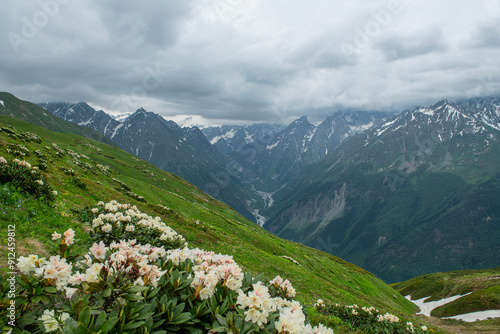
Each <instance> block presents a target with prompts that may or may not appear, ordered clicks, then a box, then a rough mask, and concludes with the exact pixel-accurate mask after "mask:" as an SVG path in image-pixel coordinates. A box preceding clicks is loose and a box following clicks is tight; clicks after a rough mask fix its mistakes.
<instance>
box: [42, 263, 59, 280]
mask: <svg viewBox="0 0 500 334" xmlns="http://www.w3.org/2000/svg"><path fill="white" fill-rule="evenodd" d="M57 274H58V271H57V269H56V267H55V266H54V265H53V264H49V265H48V266H46V267H45V270H44V278H55V277H56V276H57Z"/></svg>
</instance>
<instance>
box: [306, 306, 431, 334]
mask: <svg viewBox="0 0 500 334" xmlns="http://www.w3.org/2000/svg"><path fill="white" fill-rule="evenodd" d="M314 307H315V308H316V309H317V310H319V311H322V312H323V313H325V314H329V315H334V316H336V317H339V318H340V319H342V320H343V321H344V322H348V323H350V324H351V326H352V327H361V328H365V329H366V328H367V327H372V328H373V327H377V324H381V325H382V326H383V328H386V329H387V328H390V332H391V333H392V331H394V332H398V333H424V332H427V330H428V328H427V326H421V327H420V328H416V327H414V325H413V323H412V322H409V321H408V322H406V323H404V322H401V320H400V319H399V318H398V317H397V316H395V315H394V314H390V313H385V314H380V313H379V311H378V310H377V309H376V308H374V307H373V306H371V307H359V306H358V305H356V304H354V305H345V306H342V305H339V304H332V305H325V303H324V302H323V300H321V299H318V301H317V302H316V304H314Z"/></svg>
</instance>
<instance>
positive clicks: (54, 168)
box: [0, 116, 416, 317]
mask: <svg viewBox="0 0 500 334" xmlns="http://www.w3.org/2000/svg"><path fill="white" fill-rule="evenodd" d="M0 129H1V131H0V156H2V157H4V158H5V159H6V160H7V161H9V162H11V161H13V160H14V159H15V158H17V159H19V160H25V161H27V162H29V163H30V164H31V165H32V166H39V167H40V169H43V172H42V173H43V175H44V178H45V180H46V182H47V183H48V184H50V186H51V187H52V188H53V189H54V190H55V191H57V196H56V197H55V200H54V201H53V204H54V206H53V207H52V204H50V205H47V204H44V202H43V201H40V200H36V199H35V198H33V197H31V196H28V195H26V194H24V193H22V192H19V191H18V190H16V188H15V187H13V186H12V185H9V184H4V185H2V186H1V188H0V200H1V201H2V207H3V210H4V216H3V219H2V222H1V227H0V229H1V233H2V235H3V236H6V235H7V231H8V226H9V225H15V226H16V238H17V239H16V243H17V245H18V248H17V252H18V254H17V255H18V256H19V255H26V254H28V253H29V252H36V253H42V254H43V253H45V254H47V253H48V251H49V246H48V245H49V244H50V235H51V234H52V233H53V232H54V230H57V231H63V230H65V229H66V228H68V227H72V228H73V229H74V230H75V231H76V233H77V238H80V239H83V241H85V240H88V235H87V234H86V232H85V231H88V229H89V227H88V226H85V225H82V224H81V223H80V220H79V214H81V212H82V211H81V209H82V208H84V207H85V206H90V205H95V204H96V203H97V202H98V201H104V202H109V201H111V200H116V201H118V202H120V203H131V204H133V205H137V207H138V208H139V209H140V210H141V211H142V212H145V213H147V214H149V215H152V216H160V217H161V218H162V220H163V221H164V222H166V223H167V224H168V225H169V226H171V227H172V228H173V229H174V230H176V231H177V232H178V233H179V234H181V235H183V236H184V237H185V238H186V240H187V241H188V243H189V246H190V247H191V248H194V247H199V248H202V249H206V250H211V251H215V252H220V253H223V254H230V255H233V256H234V259H235V261H236V262H237V263H238V264H239V265H240V266H241V267H242V268H243V269H244V270H245V271H249V272H251V273H253V274H255V275H256V274H259V273H263V274H264V277H265V278H266V279H271V278H273V277H275V276H276V275H281V276H282V277H284V278H288V279H289V280H290V281H291V282H292V284H293V286H294V287H295V289H296V290H297V299H298V300H299V301H301V302H302V303H304V304H306V305H311V304H312V303H313V302H314V301H316V300H317V299H318V298H322V299H323V300H326V301H331V302H333V303H339V304H343V305H350V304H358V305H360V306H374V307H376V308H378V309H379V310H381V311H383V312H391V313H393V314H397V315H399V316H403V317H409V316H410V315H411V314H413V313H414V311H415V309H416V308H415V306H414V305H413V304H412V303H410V302H408V301H407V300H406V299H405V298H404V297H402V296H401V295H400V294H399V293H397V292H396V291H395V290H393V289H392V288H391V287H389V286H388V285H386V284H385V283H383V282H382V281H381V280H379V279H378V278H376V277H374V276H373V275H372V274H371V273H369V272H367V271H365V270H363V269H361V268H359V267H357V266H355V265H353V264H351V263H348V262H346V261H343V260H342V259H340V258H337V257H335V256H333V255H330V254H328V253H324V252H321V251H318V250H315V249H312V248H309V247H306V246H303V245H301V244H297V243H294V242H291V241H286V240H283V239H280V238H278V237H276V236H274V235H273V234H271V233H270V232H268V231H266V230H264V229H262V228H260V227H259V226H257V225H255V224H254V223H252V222H250V221H248V220H246V219H245V218H244V217H242V216H241V215H240V214H238V213H237V212H236V211H234V210H233V209H232V208H230V207H229V206H227V205H225V204H223V203H222V202H219V201H217V200H215V199H213V198H211V197H209V196H208V195H206V194H205V193H203V192H202V191H201V190H200V189H198V188H197V187H195V186H193V185H192V184H190V183H188V182H186V181H185V180H183V179H181V178H179V177H177V176H175V175H173V174H170V173H167V172H164V171H162V170H159V169H158V168H156V167H154V166H153V165H151V164H149V163H146V162H144V161H142V160H140V159H138V158H136V157H135V156H132V155H131V154H129V153H126V152H124V151H122V150H120V149H117V148H116V147H112V146H108V145H106V144H103V143H101V142H97V141H93V140H90V139H88V138H84V137H81V136H77V135H73V134H67V133H57V132H52V131H49V130H47V129H44V128H41V127H38V126H36V125H32V124H29V123H26V122H24V121H21V120H17V119H14V118H11V117H7V116H0ZM33 134H36V135H33ZM42 199H43V197H42ZM1 243H2V244H1V247H2V249H3V252H2V254H1V259H0V260H1V262H2V264H3V266H4V265H5V264H6V262H7V254H8V247H7V244H8V240H7V238H3V239H2V241H1Z"/></svg>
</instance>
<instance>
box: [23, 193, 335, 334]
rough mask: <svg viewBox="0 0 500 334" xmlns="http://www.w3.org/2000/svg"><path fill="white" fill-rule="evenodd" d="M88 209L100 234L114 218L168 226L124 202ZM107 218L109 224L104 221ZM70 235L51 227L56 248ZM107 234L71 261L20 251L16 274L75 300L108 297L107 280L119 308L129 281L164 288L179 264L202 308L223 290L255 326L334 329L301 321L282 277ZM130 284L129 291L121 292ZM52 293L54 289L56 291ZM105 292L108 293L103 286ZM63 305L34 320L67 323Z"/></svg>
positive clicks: (197, 252)
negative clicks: (265, 277) (262, 276)
mask: <svg viewBox="0 0 500 334" xmlns="http://www.w3.org/2000/svg"><path fill="white" fill-rule="evenodd" d="M89 212H90V213H91V214H92V215H94V216H95V218H93V222H94V223H95V226H94V229H97V230H99V231H102V232H103V233H106V232H105V231H103V228H104V229H105V230H109V232H112V231H116V229H119V228H118V227H117V226H118V225H117V223H118V222H119V223H120V224H121V225H120V226H121V227H123V226H125V227H124V228H125V229H126V228H127V226H129V231H134V232H137V230H140V229H143V228H147V231H149V232H150V235H151V234H154V233H151V231H156V230H157V229H158V228H160V230H162V233H164V232H165V231H166V229H165V228H164V227H163V225H164V224H163V225H161V224H160V223H161V221H160V220H159V219H156V218H155V219H153V218H151V217H150V216H148V215H147V214H143V213H141V212H140V211H139V210H137V208H136V207H135V206H131V205H129V204H120V203H118V202H116V201H111V202H109V203H103V202H100V203H98V204H97V206H96V207H94V208H92V209H91V210H90V211H89ZM101 222H102V223H103V224H101ZM107 224H109V226H107V227H105V226H106V225H107ZM132 228H133V229H134V230H133V229H132ZM172 231H173V230H172ZM172 233H175V232H172ZM134 234H135V235H138V233H134ZM139 234H140V233H139ZM179 237H180V236H179ZM74 238H75V232H74V231H73V230H72V229H69V230H67V231H65V232H64V233H58V232H54V233H53V234H52V239H53V240H56V241H57V240H60V246H64V247H62V248H65V247H66V246H70V245H72V244H73V243H74V242H75V239H74ZM112 240H113V241H112V242H109V243H105V242H104V241H103V240H99V241H98V242H94V244H93V245H92V246H91V247H90V248H89V249H88V252H86V253H85V254H84V255H83V257H79V258H76V260H69V259H70V258H68V259H67V258H65V257H64V254H62V255H55V256H51V257H50V258H49V259H48V260H47V259H45V258H42V257H38V256H37V255H29V256H27V257H23V256H21V257H19V259H18V268H19V270H20V272H21V273H22V274H24V275H27V276H30V277H32V278H35V280H36V281H37V282H39V283H38V284H41V285H42V286H43V287H49V286H54V287H55V290H54V291H58V294H59V295H60V294H65V295H66V297H67V298H69V299H70V300H76V299H77V298H76V299H75V298H73V297H74V296H78V298H84V299H85V296H88V295H89V294H94V293H97V294H96V297H97V298H101V297H103V298H108V297H106V292H105V291H104V290H102V291H103V293H102V295H99V294H100V292H99V291H101V290H99V289H101V288H102V289H104V287H105V286H107V284H109V282H113V283H112V284H113V286H114V288H113V289H116V290H114V291H112V292H111V293H112V295H111V296H113V297H110V298H108V299H106V302H108V301H110V302H112V303H115V302H116V303H118V304H116V305H115V306H116V307H118V308H119V307H122V306H123V305H125V304H124V303H125V300H126V299H127V298H130V296H131V295H130V294H132V293H134V292H136V291H139V290H136V289H135V287H134V289H133V291H134V292H132V288H128V287H133V286H150V287H151V289H155V288H160V289H164V288H165V287H164V286H163V285H161V286H160V284H159V282H160V281H161V279H162V277H164V276H165V275H167V272H168V273H169V274H168V275H172V274H171V273H172V268H174V267H178V269H179V270H180V271H179V272H183V271H184V273H185V275H186V276H185V277H186V278H187V279H188V280H189V281H186V282H187V283H186V289H187V290H185V292H184V293H186V295H185V296H193V297H194V299H190V300H191V302H192V303H194V304H193V305H198V306H197V307H205V306H202V305H205V302H204V301H205V300H207V299H209V298H211V297H212V296H214V295H215V294H216V293H220V292H221V290H220V289H224V291H225V292H224V294H223V295H224V296H226V297H227V296H232V297H227V298H230V299H225V300H233V302H234V304H233V305H232V308H230V309H232V310H236V311H237V313H238V314H240V315H241V317H242V319H244V321H245V322H247V323H251V324H252V325H253V326H255V329H257V328H260V329H259V330H263V328H266V330H268V329H271V328H272V331H276V332H277V333H282V334H294V333H297V334H299V333H300V334H303V333H304V334H305V333H316V334H333V331H332V330H331V329H328V328H326V327H324V326H323V325H319V326H317V327H312V326H311V325H306V324H305V322H306V317H305V315H304V312H303V309H302V306H301V305H300V303H299V302H297V301H293V300H292V299H291V298H292V297H293V296H294V295H295V289H294V288H293V287H292V285H291V283H290V282H289V281H288V280H284V279H282V278H281V277H279V276H277V277H276V278H274V279H273V280H271V281H269V282H268V283H267V284H266V283H262V282H260V281H259V282H254V284H249V283H244V282H245V279H246V278H245V275H244V273H243V271H242V269H241V267H240V266H239V265H238V264H237V263H236V262H235V261H234V259H233V257H232V256H229V255H222V254H216V253H214V252H209V251H204V250H201V249H189V248H187V247H184V248H175V249H170V250H167V249H165V248H164V247H161V246H160V247H156V246H158V244H159V241H160V240H159V239H155V238H149V239H148V240H153V241H154V243H152V244H153V246H151V245H150V244H141V243H140V242H138V241H136V240H128V241H125V240H120V239H112ZM115 240H116V241H115ZM118 240H120V241H118ZM60 248H61V247H60ZM82 258H83V259H82ZM171 277H172V276H171ZM117 282H119V283H117ZM168 282H169V280H166V281H165V283H164V284H169V283H168ZM116 284H119V285H116ZM129 289H130V291H131V292H130V293H129V292H126V291H128V290H129ZM42 291H45V289H43V290H42ZM47 291H49V290H47ZM164 291H168V289H167V290H164ZM58 294H57V293H56V294H55V296H56V298H57V296H58ZM122 294H123V298H121V296H122ZM98 296H101V297H98ZM107 296H110V294H109V292H108V293H107ZM217 296H219V294H217ZM220 296H222V295H220ZM135 297H138V298H140V296H135ZM183 298H186V297H183ZM190 298H191V297H190ZM233 298H234V299H233ZM102 302H103V303H104V301H102ZM191 302H190V303H191ZM221 302H222V301H221ZM54 305H55V304H54ZM110 307H111V306H110ZM64 311H66V309H64V310H62V309H58V308H54V309H49V310H47V309H45V310H43V315H42V316H41V317H40V318H39V321H40V322H41V323H42V324H43V326H45V332H51V331H57V330H65V328H64V326H70V325H69V324H70V323H71V324H76V322H75V321H72V320H71V319H68V318H70V317H73V315H71V316H70V315H68V314H66V313H64ZM66 320H68V321H66ZM73 320H74V319H73ZM214 321H216V319H215V318H212V319H210V320H209V321H208V323H213V322H214ZM266 325H267V327H266ZM257 326H258V327H257Z"/></svg>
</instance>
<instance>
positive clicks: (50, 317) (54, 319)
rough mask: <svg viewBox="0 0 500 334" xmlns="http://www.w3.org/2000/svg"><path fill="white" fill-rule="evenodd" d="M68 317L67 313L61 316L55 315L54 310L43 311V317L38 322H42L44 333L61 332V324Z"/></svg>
mask: <svg viewBox="0 0 500 334" xmlns="http://www.w3.org/2000/svg"><path fill="white" fill-rule="evenodd" d="M69 317H70V316H69V314H68V313H66V312H63V313H61V314H55V312H54V310H45V311H43V315H42V316H41V317H40V320H42V322H43V326H44V327H45V331H46V332H47V333H50V332H54V331H57V330H62V329H63V326H62V324H63V323H64V321H66V319H68V318H69Z"/></svg>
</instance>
